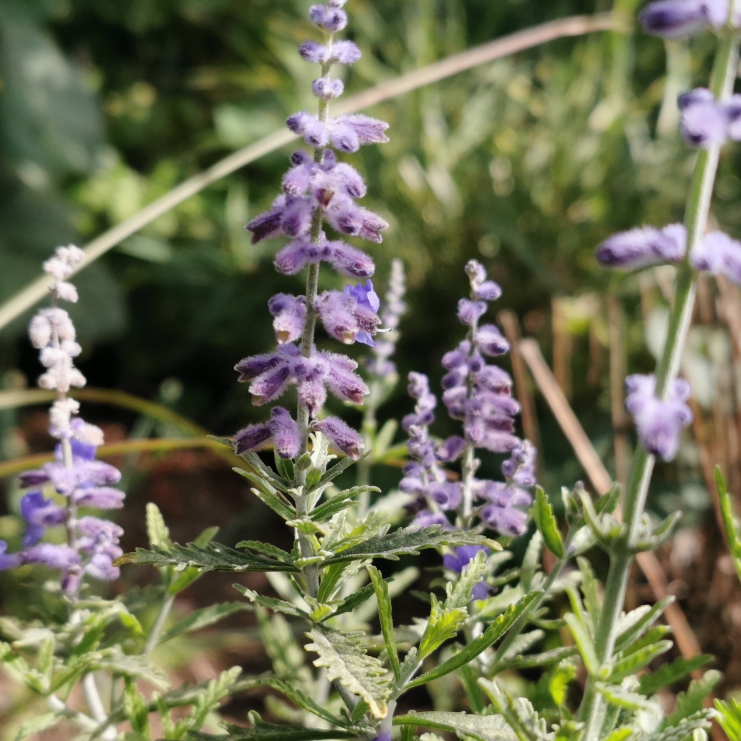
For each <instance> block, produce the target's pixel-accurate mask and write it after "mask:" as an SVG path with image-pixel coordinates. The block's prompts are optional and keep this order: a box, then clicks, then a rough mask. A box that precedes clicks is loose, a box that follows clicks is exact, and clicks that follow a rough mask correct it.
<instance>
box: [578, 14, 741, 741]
mask: <svg viewBox="0 0 741 741" xmlns="http://www.w3.org/2000/svg"><path fill="white" fill-rule="evenodd" d="M738 2H739V0H733V1H732V2H731V8H730V13H731V15H730V17H734V13H735V6H736V5H737V3H738ZM737 64H738V43H737V31H736V29H733V28H731V27H730V25H729V26H728V27H727V28H726V29H724V31H723V36H722V38H721V42H720V45H719V47H718V51H717V54H716V58H715V65H714V68H713V78H712V82H711V89H712V92H713V94H714V96H715V97H716V98H717V99H724V98H726V97H728V95H729V94H730V93H731V92H732V90H733V84H734V81H735V79H736V68H737ZM719 156H720V147H718V146H716V147H712V148H710V149H707V150H702V151H701V152H700V154H699V155H698V158H697V163H696V164H695V170H694V175H693V178H692V186H691V189H690V194H689V197H688V200H687V208H686V213H685V226H686V227H687V254H686V256H685V259H684V262H683V263H682V264H681V265H680V266H679V268H678V270H677V279H676V289H675V295H674V306H673V307H672V312H671V315H670V319H669V328H668V333H667V338H666V344H665V346H664V352H663V354H662V357H661V360H660V361H659V364H658V367H657V369H656V395H657V396H658V397H659V398H661V399H666V397H667V396H668V393H669V390H670V389H671V386H672V384H673V383H674V381H675V379H676V377H677V373H678V372H679V363H680V360H681V357H682V353H683V351H684V347H685V344H686V340H687V333H688V331H689V327H690V322H691V319H692V312H693V308H694V303H695V293H696V288H697V285H696V274H695V271H694V269H693V267H692V265H691V264H690V262H689V255H690V252H691V250H692V249H693V248H694V247H695V246H696V245H698V244H699V242H700V240H702V238H703V237H704V235H705V230H706V227H707V219H708V213H709V210H710V201H711V198H712V194H713V186H714V183H715V176H716V172H717V169H718V159H719ZM654 462H655V459H654V456H653V455H651V454H649V453H648V451H646V449H645V448H644V447H643V446H642V445H641V444H640V443H639V445H638V448H637V450H636V454H635V456H634V460H633V467H632V470H631V474H630V478H629V480H628V485H627V487H626V490H625V499H624V502H623V516H624V520H625V522H626V524H627V533H626V534H625V536H624V537H623V538H621V539H620V540H619V541H618V542H617V544H616V545H615V547H614V549H613V552H612V554H611V558H610V570H609V572H608V577H607V582H606V584H605V598H604V604H603V606H602V612H601V614H600V619H599V623H598V625H597V633H596V636H595V645H596V649H597V657H598V659H599V662H600V664H601V665H604V664H605V663H606V662H608V661H609V660H610V659H611V658H612V657H613V653H614V649H615V642H616V639H617V628H618V622H619V619H620V614H621V612H622V609H623V603H624V599H625V592H626V588H627V584H628V575H629V572H630V567H631V564H632V563H633V559H634V557H635V554H634V546H635V543H636V539H637V534H638V528H639V526H640V523H641V519H642V517H643V512H644V509H645V506H646V497H647V495H648V487H649V484H650V482H651V474H652V472H653V467H654ZM595 685H596V680H595V678H594V677H590V678H589V680H588V681H587V689H586V692H585V694H584V699H583V700H582V705H581V708H580V711H579V718H580V720H582V721H584V722H585V723H586V727H585V729H584V732H583V735H582V741H597V739H598V738H599V733H600V727H601V723H602V715H603V713H602V707H603V700H602V696H601V695H600V694H599V693H598V692H597V689H596V686H595Z"/></svg>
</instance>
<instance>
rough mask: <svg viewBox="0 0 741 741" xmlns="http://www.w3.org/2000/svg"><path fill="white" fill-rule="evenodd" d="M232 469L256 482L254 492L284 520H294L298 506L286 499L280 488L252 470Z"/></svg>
mask: <svg viewBox="0 0 741 741" xmlns="http://www.w3.org/2000/svg"><path fill="white" fill-rule="evenodd" d="M232 470H233V471H236V472H237V473H238V474H239V475H240V476H243V477H244V478H246V479H249V480H250V481H251V482H252V483H253V484H255V485H256V488H253V489H252V493H253V494H254V495H255V496H256V497H257V498H258V499H259V500H260V501H261V502H262V503H263V504H266V505H267V506H268V507H270V509H272V510H273V512H275V513H276V514H278V515H280V517H282V518H283V519H284V520H292V519H293V518H294V517H295V516H296V508H295V507H293V506H291V505H290V504H289V503H288V502H287V501H285V499H284V498H283V497H282V495H281V494H280V493H279V491H278V489H276V488H275V487H274V486H272V485H271V484H270V482H269V481H266V480H265V479H264V478H262V477H260V476H259V475H258V474H256V473H253V472H252V471H245V470H244V469H243V468H234V469H232Z"/></svg>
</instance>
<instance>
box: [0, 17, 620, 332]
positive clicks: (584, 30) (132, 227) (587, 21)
mask: <svg viewBox="0 0 741 741" xmlns="http://www.w3.org/2000/svg"><path fill="white" fill-rule="evenodd" d="M622 29H623V24H621V23H619V21H618V20H617V19H616V18H614V17H613V16H612V15H611V14H608V13H601V14H597V15H592V16H586V15H580V16H573V17H571V18H564V19H562V20H558V21H551V22H550V23H543V24H541V25H539V26H535V28H529V29H527V30H525V31H518V32H517V33H513V34H510V35H509V36H505V37H503V38H501V39H497V40H495V41H491V42H489V43H487V44H482V45H481V46H477V47H475V48H474V49H469V50H468V51H464V52H461V53H460V54H454V55H452V56H450V57H448V58H447V59H443V60H442V61H440V62H436V63H435V64H431V65H429V66H428V67H423V68H422V69H419V70H414V71H413V72H409V73H407V74H405V75H401V76H399V77H397V78H396V79H395V80H391V81H389V82H383V83H381V84H380V85H376V86H375V87H373V88H371V89H370V90H366V91H365V92H363V93H360V94H359V95H355V96H353V97H351V98H348V99H347V100H346V101H345V102H344V103H341V104H338V105H337V107H336V113H337V114H338V115H340V114H344V113H355V112H357V111H361V110H363V109H365V108H368V107H369V106H372V105H376V104H377V103H381V102H382V101H385V100H391V99H392V98H396V97H398V96H400V95H403V94H404V93H408V92H411V91H412V90H417V89H418V88H421V87H424V86H425V85H430V84H432V83H434V82H439V81H440V80H444V79H446V78H447V77H451V76H453V75H456V74H458V73H459V72H463V71H465V70H468V69H472V68H474V67H478V66H480V65H482V64H487V63H488V62H493V61H494V60H496V59H501V58H502V57H506V56H509V55H510V54H515V53H517V52H520V51H524V50H525V49H531V48H533V47H535V46H540V45H541V44H545V43H547V42H549V41H554V40H556V39H560V38H564V37H569V36H583V35H585V34H589V33H594V32H596V31H608V30H613V31H619V30H622ZM294 139H295V137H294V135H293V134H292V133H291V132H290V131H276V132H275V133H273V134H270V135H269V136H266V137H265V138H264V139H260V140H259V141H257V142H255V143H254V144H251V145H250V146H248V147H245V148H244V149H240V150H239V151H238V152H234V153H233V154H231V155H229V156H228V157H225V158H224V159H223V160H221V161H219V162H217V163H216V164H215V165H213V166H212V167H209V168H208V169H207V170H204V171H203V172H202V173H199V174H198V175H195V176H194V177H192V178H189V179H188V180H186V181H185V182H183V183H181V184H180V185H178V186H177V187H176V188H174V189H173V190H171V191H170V192H169V193H167V194H165V195H164V196H162V197H161V198H158V199H157V200H156V201H154V202H152V203H150V204H149V205H148V206H146V207H145V208H144V209H142V210H141V211H140V212H139V213H138V214H135V215H134V216H132V217H131V218H130V219H127V220H126V221H123V222H121V223H120V224H117V225H116V226H114V227H113V228H112V229H109V230H108V231H107V232H105V233H104V234H101V236H99V237H98V238H96V239H94V240H93V241H92V242H90V243H89V244H88V245H87V247H86V248H85V260H84V262H83V263H82V264H81V265H80V267H79V268H78V270H81V269H83V268H85V267H86V266H88V265H90V263H92V262H93V261H95V260H97V259H98V258H99V257H100V256H101V255H104V254H105V253H106V252H108V250H110V249H112V248H113V247H115V246H116V245H117V244H120V243H121V242H122V241H123V240H124V239H126V238H127V237H130V236H131V235H132V234H135V233H136V232H138V231H139V230H140V229H142V228H143V227H145V226H146V225H147V224H149V223H151V222H152V221H154V220H155V219H157V218H159V217H160V216H162V215H163V214H166V213H167V212H168V211H170V210H171V209H173V208H175V206H178V205H179V204H181V203H182V202H183V201H186V200H187V199H188V198H190V197H191V196H194V195H196V194H197V193H200V191H202V190H203V189H204V188H206V187H208V186H209V185H211V184H212V183H215V182H217V181H218V180H221V179H222V178H224V177H226V176H227V175H230V174H231V173H233V172H235V171H236V170H238V169H239V168H240V167H244V166H245V165H248V164H250V163H251V162H254V161H255V160H257V159H259V158H260V157H262V156H264V155H266V154H269V153H270V152H274V151H275V150H276V149H279V148H280V147H282V146H284V145H285V144H289V143H290V142H291V141H293V140H294ZM48 283H49V279H48V277H40V278H37V279H36V280H35V281H33V282H32V283H29V284H28V285H27V286H26V287H25V288H22V289H21V290H20V291H19V292H18V293H16V294H15V295H13V296H11V298H10V299H9V300H8V301H7V302H6V303H5V304H4V305H3V306H1V307H0V329H2V328H3V327H5V326H7V325H8V324H9V323H10V322H12V321H13V320H14V319H15V318H16V317H18V316H20V315H21V314H22V313H23V312H24V311H26V310H27V309H30V308H31V307H32V306H33V305H34V304H35V303H36V302H37V301H38V300H39V299H40V298H42V297H43V296H44V295H45V294H46V292H47V290H48V288H49V286H48Z"/></svg>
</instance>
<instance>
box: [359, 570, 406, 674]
mask: <svg viewBox="0 0 741 741" xmlns="http://www.w3.org/2000/svg"><path fill="white" fill-rule="evenodd" d="M366 568H367V569H368V575H369V576H370V578H371V582H372V584H373V589H374V590H375V593H376V599H377V600H378V618H379V620H380V621H381V632H382V633H383V641H384V643H385V644H386V652H387V653H388V657H389V663H390V664H391V668H392V669H393V672H394V676H395V677H396V679H399V654H398V652H397V650H396V640H395V638H394V620H393V617H392V615H391V598H390V597H389V588H388V584H387V583H386V582H385V581H384V579H383V576H382V575H381V572H380V571H379V570H378V569H377V568H376V567H375V566H371V565H368V566H367V567H366Z"/></svg>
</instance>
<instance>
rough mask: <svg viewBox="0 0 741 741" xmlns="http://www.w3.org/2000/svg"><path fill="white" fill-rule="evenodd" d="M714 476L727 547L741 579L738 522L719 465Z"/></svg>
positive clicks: (740, 545) (740, 538) (740, 544)
mask: <svg viewBox="0 0 741 741" xmlns="http://www.w3.org/2000/svg"><path fill="white" fill-rule="evenodd" d="M714 477H715V488H716V490H717V492H718V500H719V502H720V512H721V515H722V518H723V529H724V530H725V531H726V540H727V542H728V548H729V550H730V551H731V556H732V557H733V563H734V565H735V567H736V574H737V575H738V578H739V579H741V534H740V533H739V527H738V523H737V522H736V512H735V511H734V506H733V497H732V495H731V494H730V492H729V491H728V486H727V484H726V480H725V477H724V476H723V471H722V470H721V468H720V466H716V467H715V471H714Z"/></svg>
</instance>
